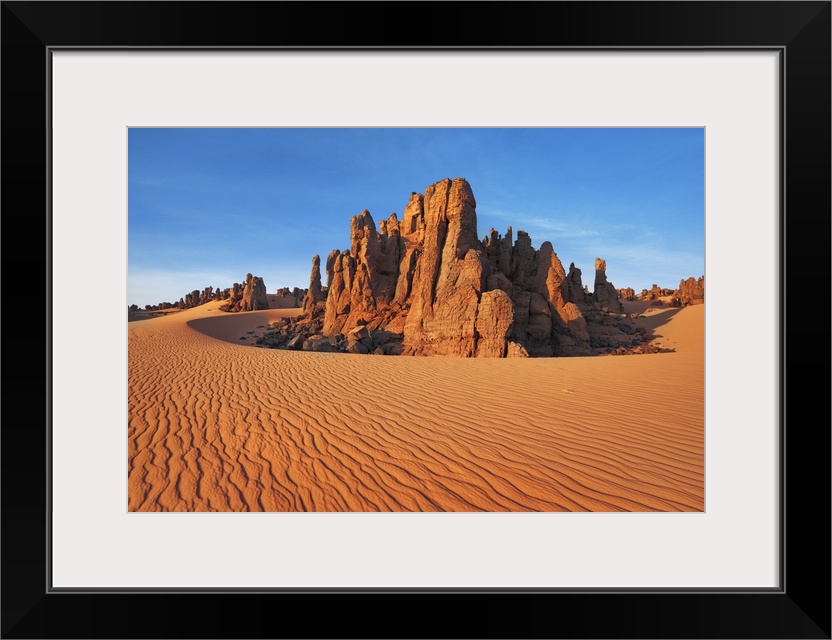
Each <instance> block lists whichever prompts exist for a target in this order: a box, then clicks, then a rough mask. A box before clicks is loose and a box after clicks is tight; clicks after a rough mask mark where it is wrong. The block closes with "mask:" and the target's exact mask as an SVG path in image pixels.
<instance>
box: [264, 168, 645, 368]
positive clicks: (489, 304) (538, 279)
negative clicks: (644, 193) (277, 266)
mask: <svg viewBox="0 0 832 640" xmlns="http://www.w3.org/2000/svg"><path fill="white" fill-rule="evenodd" d="M476 206H477V203H476V200H475V198H474V193H473V191H472V189H471V185H470V184H469V183H468V182H467V181H466V180H465V179H463V178H456V179H454V180H450V179H445V180H441V181H439V182H437V183H435V184H432V185H430V186H428V187H427V188H426V189H425V192H424V194H418V193H412V194H411V196H410V200H409V201H408V203H407V205H406V206H405V208H404V212H403V214H402V219H401V220H399V219H398V218H397V216H396V214H392V215H390V216H389V218H387V219H386V220H383V221H382V222H381V224H380V225H379V227H378V229H377V228H376V224H375V222H374V220H373V217H372V215H371V214H370V212H369V211H366V210H365V211H362V212H361V213H360V214H358V215H356V216H354V217H353V218H352V219H351V220H350V247H349V249H345V250H343V251H340V250H337V249H336V250H334V251H332V252H331V253H330V254H329V256H328V257H327V259H326V264H325V269H326V277H327V286H326V288H325V294H324V293H323V291H324V288H323V287H322V286H321V272H320V268H321V261H320V259H319V257H318V256H315V258H313V261H312V273H311V276H310V286H309V291H308V293H307V295H306V298H305V299H304V304H303V308H304V315H303V316H301V317H300V318H299V319H298V320H297V321H294V320H293V321H291V322H288V323H287V324H286V325H285V326H282V327H281V328H280V331H279V335H277V334H276V336H275V337H274V338H270V340H271V341H272V342H273V343H274V344H275V345H277V346H282V345H288V344H289V342H290V341H293V342H292V347H291V348H297V347H298V345H299V344H305V343H301V342H300V341H298V340H296V339H295V338H297V336H299V335H303V339H304V340H306V341H309V340H312V342H309V344H310V345H313V344H314V345H317V344H318V343H319V341H318V340H317V337H316V336H324V337H327V338H328V340H327V344H328V345H329V347H321V348H332V349H333V350H335V351H344V352H349V353H362V354H363V353H385V354H399V353H401V354H407V355H453V356H462V357H529V356H553V355H591V354H592V353H596V352H599V351H597V350H595V351H594V350H593V347H592V345H591V332H590V331H589V330H588V328H589V325H590V324H591V321H590V320H588V319H587V318H586V317H585V313H587V312H591V313H592V314H593V317H600V315H599V314H602V313H603V312H602V311H601V310H600V307H601V306H604V307H611V308H615V309H618V292H617V291H616V290H615V288H614V287H613V286H612V284H611V283H608V282H607V281H606V275H605V273H604V269H605V268H606V267H605V265H603V261H601V263H602V265H603V266H602V267H601V269H600V271H599V270H598V266H599V265H598V264H596V293H595V294H589V293H588V292H587V291H586V289H585V287H584V286H583V284H582V283H581V271H580V269H577V268H576V267H575V265H574V264H572V265H570V269H569V273H568V274H567V273H566V271H565V270H564V268H563V265H562V263H561V261H560V259H559V258H558V256H557V254H556V253H555V250H554V248H553V246H552V244H551V243H549V242H544V243H543V244H542V245H541V247H540V249H535V248H534V247H533V246H532V241H531V238H530V237H529V235H528V234H527V233H526V232H525V231H518V232H517V236H516V240H515V241H514V243H512V238H513V237H514V232H513V230H512V228H511V227H509V228H508V230H507V232H506V235H505V236H501V235H500V234H499V233H497V232H496V231H495V230H494V229H491V230H490V232H489V234H488V235H487V236H485V237H484V238H483V240H480V239H479V238H478V236H477V214H476ZM599 299H600V300H603V301H604V304H603V305H595V306H593V305H594V303H596V302H597V301H598V300H599ZM596 307H598V308H596ZM619 322H626V320H619ZM620 333H621V336H624V341H623V342H622V343H621V344H615V345H613V346H623V347H625V348H626V347H629V345H630V341H631V340H632V339H633V338H632V337H631V336H630V335H628V334H629V333H633V332H623V331H622V332H620ZM359 334H360V336H361V337H356V336H357V335H359ZM313 338H314V340H313ZM612 342H614V341H612ZM320 344H323V342H321V343H320ZM285 348H290V347H288V346H287V347H285ZM303 348H307V347H306V346H304V347H303Z"/></svg>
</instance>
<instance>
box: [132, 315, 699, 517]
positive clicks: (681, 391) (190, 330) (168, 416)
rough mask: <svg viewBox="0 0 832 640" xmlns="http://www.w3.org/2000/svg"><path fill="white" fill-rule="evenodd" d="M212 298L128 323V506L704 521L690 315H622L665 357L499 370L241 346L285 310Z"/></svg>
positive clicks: (467, 362) (695, 338) (694, 318)
mask: <svg viewBox="0 0 832 640" xmlns="http://www.w3.org/2000/svg"><path fill="white" fill-rule="evenodd" d="M220 304H221V303H219V302H212V303H209V304H207V305H203V306H201V307H197V308H194V309H190V310H187V311H183V312H181V313H175V314H171V315H168V316H166V317H160V318H155V319H152V320H144V321H139V322H131V323H129V324H128V333H129V349H128V351H129V358H128V359H129V374H128V384H129V405H128V442H129V454H128V469H129V480H128V491H129V496H128V506H129V510H130V511H168V510H170V511H701V510H703V509H704V306H695V307H688V308H685V309H656V308H647V307H646V305H644V304H641V305H639V303H629V304H628V307H629V309H628V310H629V311H641V312H644V314H645V317H644V318H643V319H639V321H638V322H640V323H643V326H646V327H648V328H649V329H650V330H652V331H654V332H655V334H659V335H660V337H656V342H658V343H660V344H661V345H662V346H666V347H671V348H675V349H676V353H662V354H651V355H637V356H601V357H594V358H539V359H508V360H502V359H461V358H425V357H393V356H387V357H385V356H359V355H349V354H329V353H307V352H292V351H279V350H271V349H262V348H255V347H252V346H246V345H251V344H253V343H254V338H253V337H252V336H254V335H257V334H262V333H263V332H264V331H265V328H258V326H261V327H264V326H265V325H267V324H268V323H269V322H271V321H273V320H274V319H275V318H277V317H280V316H282V315H291V314H297V313H298V310H289V309H272V310H269V311H256V312H250V313H238V314H227V313H223V312H221V311H219V310H218V306H219V305H220ZM249 331H252V332H254V333H252V334H248V333H247V332H249ZM241 336H247V339H246V340H240V339H239V338H240V337H241Z"/></svg>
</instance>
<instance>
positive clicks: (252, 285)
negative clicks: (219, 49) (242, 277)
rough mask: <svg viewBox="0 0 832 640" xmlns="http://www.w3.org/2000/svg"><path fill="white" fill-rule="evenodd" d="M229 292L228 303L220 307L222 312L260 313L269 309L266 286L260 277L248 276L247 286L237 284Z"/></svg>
mask: <svg viewBox="0 0 832 640" xmlns="http://www.w3.org/2000/svg"><path fill="white" fill-rule="evenodd" d="M227 292H228V298H227V299H228V302H226V303H225V304H224V305H222V306H221V307H220V310H221V311H260V310H262V309H268V308H269V299H268V297H267V296H266V284H265V283H264V282H263V278H260V277H258V276H253V275H251V274H250V273H248V274H246V281H245V284H243V285H240V284H239V283H238V282H235V283H234V286H233V287H231V288H230V289H228V290H227Z"/></svg>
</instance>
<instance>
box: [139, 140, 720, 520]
mask: <svg viewBox="0 0 832 640" xmlns="http://www.w3.org/2000/svg"><path fill="white" fill-rule="evenodd" d="M704 196H705V130H704V128H702V127H684V128H683V127H676V128H670V127H655V128H647V127H645V128H603V127H601V128H589V127H579V128H521V127H518V128H360V127H357V128H325V127H324V128H280V127H276V128H198V127H194V128H176V127H171V128H153V127H133V128H130V129H129V130H128V214H127V216H128V302H129V306H128V309H127V321H128V322H127V330H128V375H127V379H128V394H127V395H128V407H127V414H128V421H127V444H128V457H127V472H128V495H127V503H128V510H129V511H131V512H147V511H179V512H183V511H184V512H203V511H221V512H243V511H246V512H247V511H257V512H296V511H301V512H306V511H313V512H370V511H376V512H472V511H480V512H588V511H589V512H647V511H651V512H680V511H687V512H703V511H704V510H705V455H704V453H705V449H704V437H705V402H704V360H705V305H704V302H705V238H704V223H705V200H704Z"/></svg>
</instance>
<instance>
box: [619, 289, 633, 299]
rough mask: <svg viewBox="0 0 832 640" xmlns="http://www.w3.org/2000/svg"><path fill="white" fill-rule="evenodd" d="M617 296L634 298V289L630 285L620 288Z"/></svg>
mask: <svg viewBox="0 0 832 640" xmlns="http://www.w3.org/2000/svg"><path fill="white" fill-rule="evenodd" d="M618 297H619V298H621V299H622V300H635V297H636V292H635V289H632V288H630V287H624V288H621V289H619V290H618Z"/></svg>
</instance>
